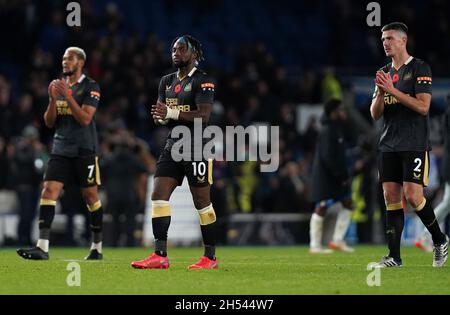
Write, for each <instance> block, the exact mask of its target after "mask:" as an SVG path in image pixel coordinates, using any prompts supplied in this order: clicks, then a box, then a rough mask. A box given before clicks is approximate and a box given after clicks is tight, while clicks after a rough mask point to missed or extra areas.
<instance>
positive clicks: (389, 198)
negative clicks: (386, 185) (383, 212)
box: [383, 190, 400, 204]
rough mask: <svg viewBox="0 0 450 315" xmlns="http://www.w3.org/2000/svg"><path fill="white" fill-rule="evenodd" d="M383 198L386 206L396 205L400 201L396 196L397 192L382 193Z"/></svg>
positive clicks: (387, 191) (386, 191)
mask: <svg viewBox="0 0 450 315" xmlns="http://www.w3.org/2000/svg"><path fill="white" fill-rule="evenodd" d="M383 196H384V200H385V202H386V204H392V203H397V202H399V200H400V196H398V194H397V192H394V191H390V190H385V191H383Z"/></svg>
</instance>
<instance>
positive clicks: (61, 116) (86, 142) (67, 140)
mask: <svg viewBox="0 0 450 315" xmlns="http://www.w3.org/2000/svg"><path fill="white" fill-rule="evenodd" d="M69 93H71V94H72V96H73V98H74V99H75V101H76V102H77V103H78V105H79V106H80V107H81V106H83V105H89V106H93V107H96V108H97V106H98V103H99V101H100V87H99V85H98V84H97V82H95V81H94V80H92V79H91V78H88V77H86V76H85V75H84V74H83V75H82V76H81V77H80V79H79V80H78V81H77V83H75V84H74V85H72V86H71V87H70V90H69ZM56 113H57V118H56V125H55V136H54V137H53V149H52V154H56V155H61V156H67V157H77V156H88V155H94V154H95V155H96V154H98V151H99V149H98V139H97V129H96V126H95V120H94V119H92V121H91V123H90V124H89V125H88V126H85V127H83V126H81V125H80V123H79V122H78V121H76V119H75V118H74V117H73V116H72V111H71V109H70V107H69V104H68V103H67V101H66V99H65V98H64V97H62V96H58V98H57V100H56Z"/></svg>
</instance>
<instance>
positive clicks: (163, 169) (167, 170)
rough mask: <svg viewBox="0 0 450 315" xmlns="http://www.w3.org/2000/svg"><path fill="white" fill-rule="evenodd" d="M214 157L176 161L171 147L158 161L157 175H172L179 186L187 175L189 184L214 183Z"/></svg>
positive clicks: (201, 185)
mask: <svg viewBox="0 0 450 315" xmlns="http://www.w3.org/2000/svg"><path fill="white" fill-rule="evenodd" d="M212 165H213V161H212V159H208V160H201V161H179V162H175V161H174V160H173V158H172V155H171V153H170V150H169V149H166V148H165V149H164V150H163V151H162V153H161V155H160V156H159V159H158V162H157V163H156V172H155V177H171V178H174V179H176V180H177V182H178V186H181V185H182V184H183V179H184V176H186V177H187V179H188V183H189V186H192V187H205V186H208V185H212V183H213V179H212Z"/></svg>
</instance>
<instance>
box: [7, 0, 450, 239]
mask: <svg viewBox="0 0 450 315" xmlns="http://www.w3.org/2000/svg"><path fill="white" fill-rule="evenodd" d="M65 3H66V2H64V1H48V0H47V1H20V0H16V1H7V2H1V1H0V26H1V27H0V34H1V38H2V42H3V46H2V50H1V51H0V190H14V191H16V192H17V195H18V200H19V206H18V209H17V211H18V213H19V214H20V217H21V220H20V223H19V227H18V229H19V233H18V234H19V242H20V243H29V242H30V239H29V232H27V231H29V229H30V226H29V224H31V220H32V219H33V218H34V217H35V215H36V211H37V210H36V204H37V201H38V198H39V193H40V185H41V180H42V175H43V172H44V170H45V164H46V161H47V160H48V158H49V152H50V148H51V142H52V137H53V132H54V131H53V130H50V129H47V128H46V127H45V126H44V124H43V119H42V115H43V113H44V111H45V109H46V107H47V104H48V95H47V86H48V84H49V82H50V81H51V80H53V79H54V78H58V77H60V76H61V57H62V55H63V52H64V50H65V48H67V47H68V46H79V47H82V48H83V49H85V51H86V53H87V63H86V67H85V72H86V74H87V75H89V76H90V77H92V78H94V79H95V80H96V81H97V82H98V83H99V84H100V87H101V102H100V106H99V109H98V111H97V114H96V124H97V128H98V130H99V140H100V144H101V158H102V163H101V168H102V172H101V173H102V180H103V186H102V189H103V190H104V191H105V193H106V195H107V196H108V200H109V202H108V203H107V207H106V211H107V212H109V213H111V214H113V215H114V217H118V213H120V212H124V211H125V212H126V214H127V215H126V218H127V220H128V221H127V222H128V223H126V224H125V226H126V229H127V231H126V233H127V235H128V236H129V240H127V241H126V245H129V246H132V245H136V243H135V240H134V238H133V237H134V234H133V233H134V232H135V229H136V225H135V224H136V223H135V221H134V217H135V215H136V214H138V213H143V211H144V210H143V209H144V206H145V202H146V185H147V178H148V175H149V174H152V173H154V170H155V164H156V159H157V157H158V155H159V152H160V150H161V148H162V145H163V143H164V140H165V136H166V134H167V130H165V128H163V127H157V126H155V125H154V124H153V122H152V121H151V119H150V115H149V109H150V106H151V104H153V103H154V102H155V101H156V99H157V87H158V83H159V79H160V78H161V76H162V75H164V74H167V73H169V72H171V71H174V70H173V69H172V68H171V59H170V43H171V41H172V39H173V38H174V37H175V36H178V35H182V34H184V33H190V34H192V35H193V36H195V37H197V38H198V39H199V40H200V41H201V42H202V43H203V48H204V52H205V58H206V61H204V62H203V63H202V64H201V68H202V69H204V70H205V71H206V72H208V73H209V74H210V75H211V76H212V77H214V78H215V79H216V80H217V82H218V84H217V86H218V88H217V89H216V101H215V103H214V105H213V113H212V118H211V124H215V125H219V126H222V127H225V126H236V125H242V126H249V125H252V124H254V123H260V122H266V123H269V124H270V125H277V126H280V141H281V142H280V168H279V170H278V171H277V172H274V173H260V172H259V168H258V163H257V162H250V161H248V162H230V163H224V162H216V163H215V167H214V180H215V183H214V187H213V191H212V194H213V202H214V204H215V208H216V210H217V212H218V215H219V216H222V217H224V216H226V215H227V214H231V213H273V212H276V213H310V212H311V211H312V207H313V205H312V204H311V203H310V202H309V200H308V198H307V196H308V188H309V180H310V171H311V162H312V158H313V155H314V149H315V141H316V137H317V134H318V131H319V128H320V123H319V120H318V119H316V118H312V119H310V120H309V121H308V124H307V127H306V128H304V130H301V131H300V130H299V128H298V118H299V117H298V113H299V111H298V106H299V104H313V105H314V106H317V107H321V106H322V104H323V103H324V102H325V101H327V100H328V99H330V98H339V99H342V100H343V101H344V104H345V106H346V108H347V109H348V110H349V111H352V112H353V113H354V114H353V117H356V121H359V124H356V125H359V126H361V125H363V126H365V127H363V128H357V127H355V129H354V130H355V131H357V132H356V133H354V135H355V137H354V139H352V141H351V142H350V143H349V144H348V145H349V167H350V168H351V169H352V171H353V175H354V177H355V179H356V180H355V181H354V188H353V193H354V195H353V197H354V199H355V200H356V211H355V215H354V218H355V220H357V221H358V220H359V221H358V222H360V223H361V224H360V225H361V228H360V229H358V233H359V239H360V241H372V231H371V226H372V223H371V220H372V219H373V217H374V213H375V211H376V209H378V207H382V206H383V205H382V202H381V204H380V205H379V202H377V201H378V200H379V198H380V191H379V189H378V188H377V187H378V186H377V185H376V183H377V180H376V141H377V134H376V132H375V128H374V127H373V126H372V122H371V121H370V119H368V107H367V108H366V110H365V111H364V110H360V109H355V107H354V106H353V104H352V102H351V98H347V97H346V91H347V85H346V78H347V76H349V75H361V74H362V75H365V76H372V74H374V73H375V71H376V70H377V69H378V68H379V67H380V66H381V65H382V64H383V63H384V62H385V61H386V59H385V57H384V55H383V51H382V47H381V42H380V33H379V28H374V29H370V28H368V27H367V25H366V24H365V21H366V16H367V14H368V12H367V11H366V10H365V5H363V4H362V3H360V2H358V1H356V2H355V1H324V2H321V1H319V2H315V1H313V2H311V1H296V2H292V1H285V0H279V1H256V2H255V1H235V0H231V1H203V0H197V1H185V2H182V1H172V0H167V1H163V0H159V1H149V2H146V1H142V2H141V1H120V0H117V1H103V0H99V1H92V2H91V1H79V3H80V5H81V8H82V19H81V21H82V26H81V27H67V25H66V14H67V11H66V10H65ZM382 5H383V4H382ZM417 12H420V15H419V14H418V13H417ZM449 12H450V10H449V4H448V2H446V1H439V0H435V1H427V2H424V1H407V2H402V1H400V2H398V3H396V4H390V10H389V12H386V11H383V14H384V15H383V21H385V22H390V21H391V19H390V18H389V17H395V20H401V21H403V22H405V23H406V24H407V25H408V26H409V27H410V31H411V34H412V36H410V39H409V45H410V50H411V51H413V52H414V55H417V56H420V57H421V58H423V59H425V60H427V62H429V63H430V64H431V67H432V69H433V74H434V75H437V76H448V75H449V73H450V61H449V58H448V56H449V55H450V44H449V42H448V41H447V40H444V39H445V38H446V34H448V31H449V21H450V19H449V16H448V15H449ZM370 98H371V95H367V102H368V104H369V103H370ZM434 114H435V115H439V114H440V113H439V112H437V113H434ZM361 121H362V123H361ZM367 126H368V127H367ZM349 128H353V125H352V123H350V124H349ZM360 130H361V132H359V131H360ZM437 142H439V141H437ZM436 145H437V147H439V143H436ZM437 152H438V154H439V150H437ZM121 165H122V166H123V165H127V166H128V167H127V168H123V169H121ZM374 187H375V188H374ZM66 190H70V185H69V187H68V188H67V189H66ZM65 195H66V196H70V198H71V200H66V199H67V198H69V197H67V198H66V199H64V198H63V199H64V200H66V201H65V202H66V206H64V211H66V212H67V213H68V214H70V215H73V214H74V213H78V212H79V213H83V212H85V211H84V206H83V205H82V203H81V205H80V203H79V202H80V200H79V199H77V198H76V192H74V193H73V194H72V193H70V194H69V193H66V194H65ZM77 202H78V205H77ZM114 205H116V206H114ZM118 225H120V224H118ZM117 228H119V227H117ZM224 233H226V231H225V232H224ZM225 238H226V237H224V238H223V239H224V241H223V242H225ZM114 242H115V243H117V242H118V240H114Z"/></svg>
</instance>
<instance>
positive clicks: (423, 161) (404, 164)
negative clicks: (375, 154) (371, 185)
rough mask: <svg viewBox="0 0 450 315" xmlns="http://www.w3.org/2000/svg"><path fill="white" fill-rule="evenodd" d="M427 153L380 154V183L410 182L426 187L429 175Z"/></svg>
mask: <svg viewBox="0 0 450 315" xmlns="http://www.w3.org/2000/svg"><path fill="white" fill-rule="evenodd" d="M429 157H430V156H429V152H428V151H404V152H381V156H380V158H379V176H380V181H381V182H382V183H384V182H395V183H399V184H402V183H403V182H411V183H416V184H420V185H423V186H424V187H426V186H427V185H428V175H429V171H430V168H429Z"/></svg>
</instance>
